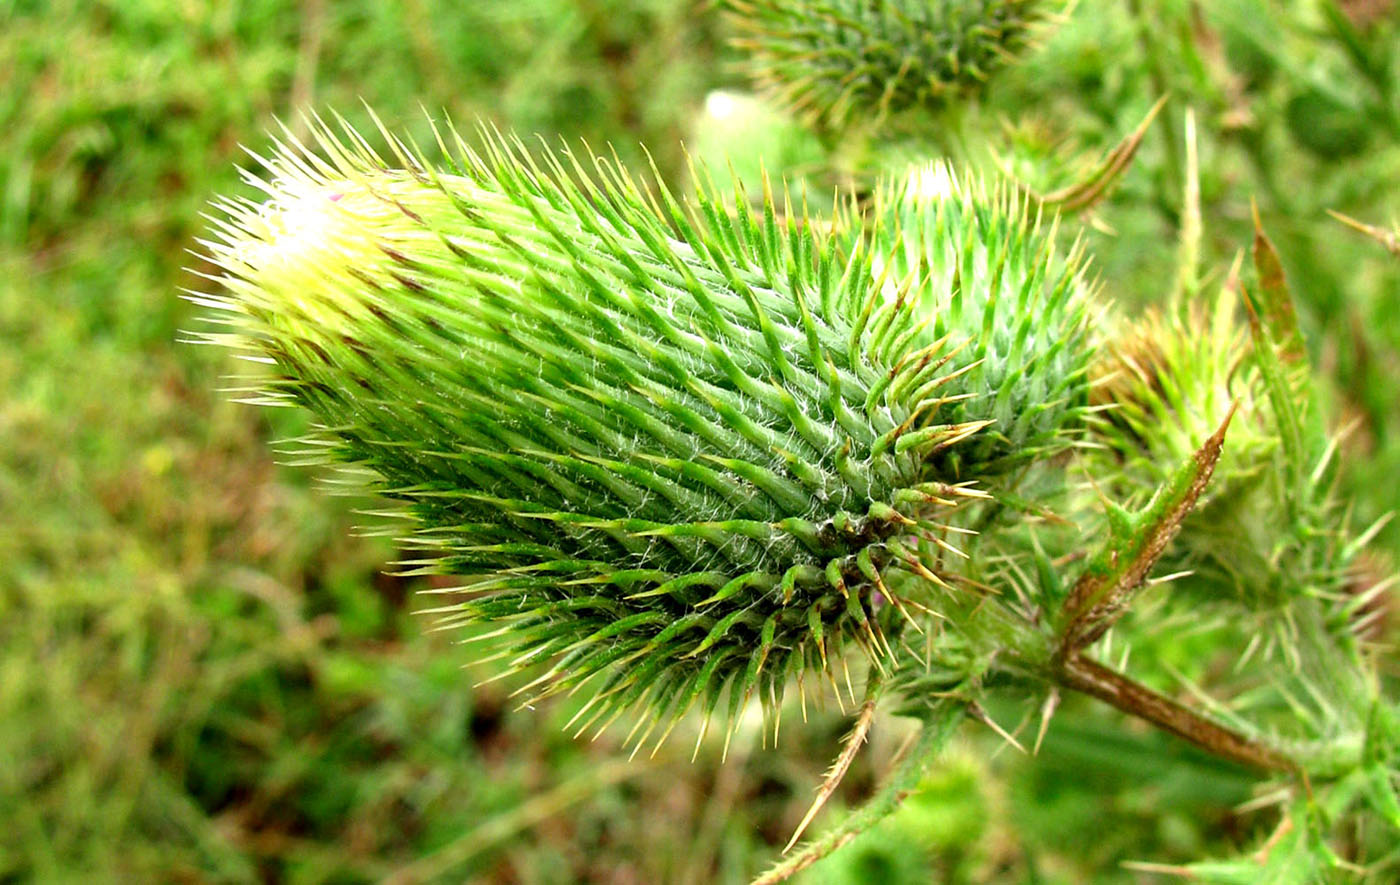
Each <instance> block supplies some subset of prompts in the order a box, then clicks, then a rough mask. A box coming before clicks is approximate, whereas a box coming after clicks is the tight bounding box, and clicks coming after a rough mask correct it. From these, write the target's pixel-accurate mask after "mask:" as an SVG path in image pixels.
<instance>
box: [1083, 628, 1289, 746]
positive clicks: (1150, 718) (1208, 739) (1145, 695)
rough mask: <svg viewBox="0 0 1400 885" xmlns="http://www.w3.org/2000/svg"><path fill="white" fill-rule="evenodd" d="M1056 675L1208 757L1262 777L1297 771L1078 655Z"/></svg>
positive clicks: (1254, 743) (1242, 738) (1250, 742)
mask: <svg viewBox="0 0 1400 885" xmlns="http://www.w3.org/2000/svg"><path fill="white" fill-rule="evenodd" d="M1056 675H1057V677H1058V679H1059V683H1060V684H1061V685H1063V686H1064V687H1066V688H1070V689H1073V690H1074V691H1078V692H1082V693H1084V694H1087V695H1089V696H1091V697H1095V698H1098V699H1099V700H1101V701H1103V702H1104V703H1106V704H1109V705H1110V706H1112V707H1116V708H1117V709H1119V710H1122V711H1123V712H1124V713H1128V714H1130V715H1132V716H1136V717H1138V718H1139V719H1142V720H1144V721H1146V722H1150V723H1151V724H1153V725H1155V726H1157V727H1158V728H1160V729H1162V730H1163V731H1166V732H1170V733H1171V734H1174V735H1176V736H1177V737H1179V738H1182V739H1183V740H1186V741H1189V742H1191V743H1193V744H1195V745H1196V746H1198V747H1200V748H1201V749H1203V750H1205V751H1207V752H1209V753H1211V754H1213V755H1216V756H1220V757H1221V758H1224V759H1229V760H1230V761H1232V762H1237V763H1239V764H1241V765H1245V766H1248V767H1250V768H1258V769H1263V770H1265V771H1281V772H1296V771H1298V764H1297V763H1296V762H1295V761H1293V760H1292V759H1290V758H1288V757H1287V756H1285V755H1283V754H1282V753H1279V752H1278V751H1277V750H1274V749H1272V748H1270V747H1266V746H1264V745H1262V744H1260V743H1258V742H1257V741H1254V740H1251V739H1250V738H1248V737H1246V736H1244V735H1242V734H1240V733H1239V732H1237V731H1233V730H1231V729H1229V728H1226V727H1224V726H1223V725H1219V724H1217V723H1215V722H1212V721H1210V720H1209V719H1207V718H1206V717H1204V716H1202V715H1201V714H1200V713H1197V712H1196V711H1194V710H1192V709H1191V708H1189V707H1186V706H1184V705H1182V704H1179V703H1177V702H1176V701H1174V700H1172V699H1171V698H1169V697H1167V696H1166V695H1163V694H1159V693H1158V692H1155V691H1153V690H1152V689H1150V688H1148V687H1147V686H1145V685H1142V684H1141V683H1138V682H1134V681H1133V680H1131V679H1129V678H1128V677H1127V676H1124V675H1123V674H1122V673H1119V672H1117V671H1116V670H1111V669H1109V668H1108V667H1105V666H1104V665H1102V664H1100V663H1098V662H1096V661H1093V660H1091V659H1089V658H1086V657H1083V656H1082V655H1078V654H1072V655H1070V656H1069V657H1067V658H1065V659H1063V660H1061V661H1060V662H1059V666H1058V669H1057V674H1056Z"/></svg>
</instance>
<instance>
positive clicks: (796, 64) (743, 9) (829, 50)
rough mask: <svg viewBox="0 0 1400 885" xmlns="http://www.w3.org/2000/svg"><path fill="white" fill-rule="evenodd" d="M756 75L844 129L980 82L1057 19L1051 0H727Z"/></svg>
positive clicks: (788, 102)
mask: <svg viewBox="0 0 1400 885" xmlns="http://www.w3.org/2000/svg"><path fill="white" fill-rule="evenodd" d="M722 5H723V6H724V7H725V8H727V9H728V10H729V11H730V13H731V18H732V19H733V21H734V23H735V26H736V28H737V30H738V33H739V37H738V38H737V39H736V40H735V41H734V42H735V45H736V46H737V47H738V48H740V49H741V50H744V51H746V52H747V53H748V54H749V67H750V70H751V72H752V75H753V78H754V80H755V81H756V82H757V83H758V85H759V87H760V88H761V89H763V90H764V91H765V92H766V93H768V95H769V96H770V97H772V98H773V99H774V100H776V101H777V102H778V103H779V104H780V105H782V106H783V107H786V108H787V109H789V110H791V111H792V112H793V113H795V114H796V115H797V116H798V117H799V118H801V119H803V120H805V121H806V122H808V123H812V124H816V125H821V126H825V127H829V128H834V129H840V128H843V127H845V126H846V125H848V124H849V123H851V122H852V119H853V118H869V117H871V116H873V117H874V118H875V119H876V120H877V121H883V120H884V119H886V118H887V117H890V116H896V115H900V114H903V113H906V112H908V111H915V110H936V109H938V108H940V107H942V106H943V105H944V103H945V102H947V101H949V100H950V99H952V100H956V99H958V98H960V97H964V96H966V95H968V94H971V93H974V92H976V91H978V90H980V89H981V87H982V85H983V84H984V83H985V82H986V80H987V78H988V77H989V76H991V75H992V74H993V73H994V72H996V71H997V70H998V69H1000V68H1002V67H1004V66H1005V65H1006V64H1007V63H1008V62H1010V61H1013V60H1014V59H1015V58H1016V55H1017V53H1019V52H1020V51H1022V50H1023V49H1025V48H1026V47H1027V46H1028V45H1029V44H1030V43H1031V41H1032V38H1033V35H1034V33H1035V31H1036V28H1037V26H1039V25H1041V24H1042V23H1043V22H1045V21H1046V20H1048V19H1049V17H1050V15H1049V12H1050V9H1051V6H1052V4H1051V3H1049V2H1047V0H974V2H952V0H816V2H802V3H794V2H791V0H723V3H722Z"/></svg>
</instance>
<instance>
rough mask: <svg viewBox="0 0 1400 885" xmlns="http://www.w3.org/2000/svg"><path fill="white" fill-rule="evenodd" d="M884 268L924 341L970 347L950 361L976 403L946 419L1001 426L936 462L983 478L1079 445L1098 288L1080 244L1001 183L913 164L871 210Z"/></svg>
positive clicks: (957, 407)
mask: <svg viewBox="0 0 1400 885" xmlns="http://www.w3.org/2000/svg"><path fill="white" fill-rule="evenodd" d="M871 229H872V231H873V233H872V234H871V237H872V247H871V248H872V249H873V251H874V252H875V256H876V257H875V267H876V268H877V270H878V272H879V273H880V274H881V275H882V277H883V278H884V280H885V281H886V282H885V285H886V287H887V288H890V287H898V289H899V291H900V295H899V297H901V298H903V299H904V300H906V301H909V302H910V303H912V304H913V305H914V310H915V312H916V313H918V314H920V315H922V316H927V317H930V318H931V320H932V322H931V323H930V325H929V328H928V330H927V332H926V333H925V334H926V335H927V336H928V337H929V338H930V339H935V338H938V337H941V336H944V335H947V336H951V337H952V338H953V339H954V340H958V341H966V346H965V347H962V348H960V349H959V350H958V351H957V352H956V354H955V355H954V357H953V359H952V360H951V361H950V364H949V365H950V368H952V369H953V370H954V371H958V372H961V373H963V374H962V375H961V376H960V380H959V382H958V387H959V389H960V390H961V391H963V392H964V393H966V394H967V397H966V398H965V399H964V400H961V401H959V402H957V403H954V404H950V406H949V408H948V409H947V411H946V412H945V414H947V415H949V416H956V419H955V420H957V421H990V422H992V424H991V425H990V426H989V427H988V428H987V430H985V431H984V432H982V433H979V434H978V435H977V436H976V437H975V438H973V439H969V440H968V441H967V442H966V443H964V444H962V445H960V446H957V447H950V448H949V449H947V450H946V451H944V452H943V453H940V455H939V456H938V460H939V465H940V467H941V469H942V470H943V471H944V472H945V473H946V474H947V475H949V476H966V477H972V476H979V477H980V476H985V475H988V474H995V473H998V472H1001V471H1004V470H1006V469H1010V468H1014V467H1017V466H1023V465H1025V464H1027V463H1028V462H1029V461H1031V460H1033V459H1037V458H1045V457H1049V456H1051V455H1053V454H1054V453H1055V452H1057V451H1059V450H1061V449H1063V448H1064V447H1065V446H1066V445H1068V444H1069V442H1070V441H1072V439H1073V437H1074V435H1075V434H1077V433H1078V432H1079V431H1080V430H1081V428H1082V424H1083V420H1084V415H1085V410H1086V408H1087V407H1088V399H1089V365H1090V361H1091V358H1092V356H1093V346H1092V342H1091V340H1090V337H1089V334H1088V327H1089V319H1090V314H1089V305H1090V303H1091V299H1092V291H1091V290H1092V287H1091V286H1090V285H1089V284H1088V283H1087V282H1086V280H1085V273H1086V262H1085V260H1084V255H1083V252H1082V249H1081V248H1080V245H1079V244H1078V243H1077V242H1076V243H1075V244H1074V245H1073V246H1072V247H1071V248H1070V249H1069V251H1068V252H1067V253H1064V254H1061V253H1059V252H1057V249H1056V244H1055V225H1054V223H1046V222H1044V221H1043V219H1042V218H1041V217H1040V215H1039V214H1038V212H1032V210H1031V209H1030V204H1029V201H1028V199H1027V198H1024V197H1021V196H1018V195H1017V194H1016V193H1015V192H1014V191H1013V190H1011V189H1009V188H1007V187H1003V186H988V185H986V184H984V183H981V182H977V181H971V182H969V181H959V180H958V178H957V177H956V176H954V175H953V173H952V171H951V170H950V169H949V168H948V166H947V165H945V164H943V163H935V164H929V165H924V166H919V167H915V168H914V169H912V170H910V171H909V172H908V173H906V174H905V175H904V176H903V177H902V178H899V179H896V180H894V181H893V182H891V183H889V184H887V185H886V186H884V187H882V188H881V189H880V190H879V191H878V192H877V195H876V199H875V209H874V211H873V212H872V213H871Z"/></svg>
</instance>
